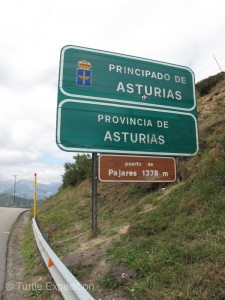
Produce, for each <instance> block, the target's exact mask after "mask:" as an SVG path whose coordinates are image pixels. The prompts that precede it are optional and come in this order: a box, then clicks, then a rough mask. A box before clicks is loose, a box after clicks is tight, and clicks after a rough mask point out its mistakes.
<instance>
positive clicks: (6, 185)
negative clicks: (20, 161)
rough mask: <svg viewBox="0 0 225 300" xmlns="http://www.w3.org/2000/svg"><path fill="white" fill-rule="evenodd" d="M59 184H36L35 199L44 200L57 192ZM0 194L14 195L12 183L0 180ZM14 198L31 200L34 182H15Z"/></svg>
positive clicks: (11, 181)
mask: <svg viewBox="0 0 225 300" xmlns="http://www.w3.org/2000/svg"><path fill="white" fill-rule="evenodd" d="M60 185H61V183H60V182H53V183H50V184H43V183H37V199H38V200H44V199H45V198H46V197H50V196H52V195H54V194H56V193H57V192H58V189H59V187H60ZM0 194H10V195H14V181H13V180H0ZM15 194H16V196H18V197H22V198H25V199H33V197H34V182H33V181H29V180H17V182H16V193H15Z"/></svg>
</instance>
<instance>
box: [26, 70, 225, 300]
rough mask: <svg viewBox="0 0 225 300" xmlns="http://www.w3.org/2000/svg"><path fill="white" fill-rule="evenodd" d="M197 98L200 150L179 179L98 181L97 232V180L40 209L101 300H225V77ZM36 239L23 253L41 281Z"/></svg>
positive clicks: (43, 222)
mask: <svg viewBox="0 0 225 300" xmlns="http://www.w3.org/2000/svg"><path fill="white" fill-rule="evenodd" d="M196 94H197V102H198V113H199V118H198V119H199V137H200V150H199V152H198V154H197V155H196V156H195V157H192V158H183V159H179V167H178V174H179V180H178V182H176V183H173V184H162V183H161V184H147V183H139V184H130V183H117V184H115V183H100V182H98V227H99V232H97V233H96V234H92V233H91V231H90V227H91V182H89V181H88V180H86V181H83V182H82V183H81V184H80V185H79V186H76V187H74V188H66V189H62V190H61V191H60V192H59V193H57V194H56V195H55V196H54V197H53V198H51V199H50V200H49V201H47V202H45V203H43V204H42V205H40V206H39V209H38V220H39V225H40V228H41V229H42V231H44V232H47V233H48V235H49V243H50V245H51V246H52V248H53V249H54V251H55V252H56V253H57V254H58V255H59V256H60V257H61V258H62V260H63V261H64V263H65V264H66V265H67V266H68V267H69V268H70V270H71V271H72V272H73V273H74V274H75V276H77V278H78V279H79V280H80V281H81V282H83V283H86V284H89V287H90V289H89V292H90V293H91V294H92V295H93V297H95V298H96V299H99V298H101V299H113V298H114V299H116V300H118V299H121V300H122V299H137V300H139V299H141V300H142V299H143V300H145V299H146V300H147V299H152V300H161V299H165V300H168V299H171V300H172V299H189V300H192V299H217V300H222V299H225V290H224V286H225V269H224V263H225V217H224V213H225V196H224V195H225V74H224V73H220V74H218V75H216V76H213V77H210V78H207V79H205V80H203V81H201V82H199V83H198V84H197V85H196ZM59 212H60V213H59ZM31 237H32V232H31V229H30V227H29V228H28V229H27V231H26V238H25V243H24V249H25V250H24V254H25V259H26V264H27V266H29V268H30V269H32V268H33V272H31V273H30V274H32V276H34V277H36V278H37V277H38V276H39V277H40V274H42V275H43V274H44V273H45V272H46V270H45V269H44V268H39V267H38V266H37V265H35V262H34V259H33V258H34V257H37V256H38V255H39V254H38V252H37V250H36V248H35V246H34V243H33V240H32V239H31ZM90 284H92V285H91V286H90ZM45 297H46V292H45V291H43V293H41V295H39V299H45ZM46 298H47V297H46Z"/></svg>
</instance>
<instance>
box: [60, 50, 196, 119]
mask: <svg viewBox="0 0 225 300" xmlns="http://www.w3.org/2000/svg"><path fill="white" fill-rule="evenodd" d="M66 98H79V99H80V100H82V99H84V100H87V99H89V100H92V101H100V102H104V103H106V102H112V103H115V104H124V105H135V106H139V107H154V108H158V109H170V110H177V111H186V112H192V113H193V114H195V115H196V100H195V85H194V75H193V72H192V71H191V70H190V69H189V68H187V67H183V66H179V65H173V64H168V63H164V62H158V61H154V60H149V59H144V58H140V57H134V56H128V55H123V54H118V53H111V52H106V51H100V50H95V49H89V48H82V47H77V46H66V47H64V48H63V49H62V50H61V58H60V70H59V88H58V103H59V102H61V101H62V100H64V99H66Z"/></svg>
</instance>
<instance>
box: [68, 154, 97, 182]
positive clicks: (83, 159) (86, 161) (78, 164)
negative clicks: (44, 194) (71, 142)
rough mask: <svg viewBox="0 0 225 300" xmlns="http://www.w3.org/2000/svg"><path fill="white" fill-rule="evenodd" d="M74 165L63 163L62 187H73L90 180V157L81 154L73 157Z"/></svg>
mask: <svg viewBox="0 0 225 300" xmlns="http://www.w3.org/2000/svg"><path fill="white" fill-rule="evenodd" d="M73 159H74V160H75V162H74V163H65V165H64V168H65V173H64V175H63V176H62V178H63V187H68V186H75V185H76V184H78V183H80V182H81V181H83V180H85V179H88V178H91V156H90V155H89V154H87V155H86V154H82V155H79V154H78V155H77V156H74V157H73Z"/></svg>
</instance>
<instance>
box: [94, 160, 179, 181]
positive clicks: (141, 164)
mask: <svg viewBox="0 0 225 300" xmlns="http://www.w3.org/2000/svg"><path fill="white" fill-rule="evenodd" d="M98 174H99V179H100V180H101V181H107V182H111V181H120V182H146V181H149V182H172V181H175V180H176V161H175V159H174V158H172V157H152V156H148V157H147V156H121V155H100V157H99V172H98Z"/></svg>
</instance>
